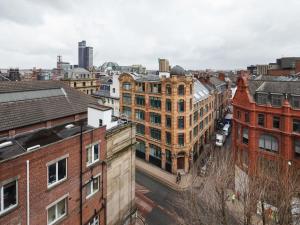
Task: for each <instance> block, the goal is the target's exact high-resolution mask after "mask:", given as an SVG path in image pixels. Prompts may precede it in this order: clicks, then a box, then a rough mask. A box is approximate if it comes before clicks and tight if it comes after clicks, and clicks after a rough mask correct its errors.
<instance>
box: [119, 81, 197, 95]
mask: <svg viewBox="0 0 300 225" xmlns="http://www.w3.org/2000/svg"><path fill="white" fill-rule="evenodd" d="M122 87H123V89H124V90H127V91H129V90H131V89H132V84H131V83H128V82H124V83H123V85H122ZM136 88H137V91H139V92H145V90H146V87H145V83H137V84H136ZM148 88H149V89H148V90H149V92H151V93H154V94H160V93H161V90H162V85H161V84H160V83H150V84H149V87H148ZM192 93H193V85H192V84H191V85H190V94H192ZM166 94H167V95H171V94H172V87H171V85H170V84H166ZM177 94H178V95H185V85H183V84H180V85H179V86H178V88H177Z"/></svg>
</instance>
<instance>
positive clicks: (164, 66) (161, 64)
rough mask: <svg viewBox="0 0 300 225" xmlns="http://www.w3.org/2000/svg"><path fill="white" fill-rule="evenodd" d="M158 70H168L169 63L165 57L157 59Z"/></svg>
mask: <svg viewBox="0 0 300 225" xmlns="http://www.w3.org/2000/svg"><path fill="white" fill-rule="evenodd" d="M158 63H159V72H170V64H169V60H167V59H158Z"/></svg>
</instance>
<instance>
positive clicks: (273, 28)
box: [0, 0, 300, 69]
mask: <svg viewBox="0 0 300 225" xmlns="http://www.w3.org/2000/svg"><path fill="white" fill-rule="evenodd" d="M91 6H92V7H91ZM299 6H300V3H299V2H297V1H294V0H289V1H288V3H286V2H282V1H277V0H276V1H264V2H261V1H258V0H252V1H249V2H248V4H247V6H245V4H244V3H241V2H239V1H237V0H230V1H226V2H224V1H214V2H211V1H192V0H191V1H184V2H182V1H178V2H176V1H175V2H174V1H163V2H161V1H138V2H137V1H126V2H125V1H121V0H118V1H101V2H98V1H93V0H90V1H87V2H86V3H85V4H84V5H82V4H74V1H70V0H64V1H43V2H40V1H35V0H24V1H22V2H20V1H15V0H13V1H2V2H1V3H0V15H1V16H0V24H1V27H2V29H3V30H7V31H9V32H7V33H6V34H4V35H2V36H1V37H0V41H1V43H2V45H1V47H0V61H1V64H0V67H1V68H8V67H19V68H32V67H42V68H53V67H55V63H56V56H57V55H62V56H63V58H64V60H65V61H68V62H70V63H71V64H77V57H78V55H77V43H78V41H81V40H86V41H87V42H88V43H89V45H90V46H93V47H94V65H95V66H100V65H101V64H102V63H104V62H105V61H115V62H117V63H118V64H119V65H130V64H143V65H145V66H146V67H147V69H157V62H156V59H157V58H168V59H170V60H171V61H172V62H174V64H179V65H181V66H183V67H184V68H187V69H206V68H211V69H236V68H245V67H246V66H247V65H250V64H263V63H267V62H272V61H273V60H274V56H276V57H282V56H292V55H297V54H298V52H299V50H300V45H299V44H298V41H297V33H296V32H297V30H298V29H297V27H298V24H299V23H298V21H299V20H300V19H299V18H297V16H296V15H297V9H298V8H299ZM270 7H271V8H272V10H270ZM166 12H167V13H166ZM278 15H280V17H279V16H278ZM137 18H138V19H137ZM290 27H293V31H292V33H293V35H291V32H290ZM20 37H22V38H20Z"/></svg>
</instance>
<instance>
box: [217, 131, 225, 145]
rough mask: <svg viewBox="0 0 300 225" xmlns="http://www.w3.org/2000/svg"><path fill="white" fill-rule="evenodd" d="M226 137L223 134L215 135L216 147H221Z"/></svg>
mask: <svg viewBox="0 0 300 225" xmlns="http://www.w3.org/2000/svg"><path fill="white" fill-rule="evenodd" d="M225 138H226V136H225V135H224V134H216V146H219V147H221V146H223V144H224V142H225Z"/></svg>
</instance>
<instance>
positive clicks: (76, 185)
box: [0, 128, 106, 225]
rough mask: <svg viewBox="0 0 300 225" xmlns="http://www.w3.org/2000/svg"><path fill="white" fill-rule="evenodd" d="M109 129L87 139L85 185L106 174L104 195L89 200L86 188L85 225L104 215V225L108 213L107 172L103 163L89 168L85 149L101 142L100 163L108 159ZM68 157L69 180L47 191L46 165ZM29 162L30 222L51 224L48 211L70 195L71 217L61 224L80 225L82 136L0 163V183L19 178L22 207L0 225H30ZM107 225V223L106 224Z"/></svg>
mask: <svg viewBox="0 0 300 225" xmlns="http://www.w3.org/2000/svg"><path fill="white" fill-rule="evenodd" d="M104 136H105V128H98V129H96V130H93V131H88V132H87V133H84V135H83V159H82V166H83V184H85V183H86V182H87V181H89V180H90V179H91V176H92V175H93V176H95V175H97V174H99V173H101V174H102V178H103V184H100V186H102V187H103V189H100V190H102V191H99V192H97V193H96V194H95V195H94V196H92V197H91V198H89V199H87V200H86V198H85V196H86V188H83V223H84V224H85V223H86V222H88V221H89V220H90V219H91V218H92V217H93V215H94V214H95V212H97V213H100V214H101V220H102V222H104V219H105V218H104V216H105V209H104V208H103V207H102V206H101V202H102V198H103V197H105V196H106V168H105V166H104V165H103V164H102V163H98V164H95V165H94V166H93V167H89V168H87V167H86V149H85V146H86V145H88V144H90V143H94V142H96V141H99V143H100V159H101V160H104V159H105V155H106V142H105V138H104ZM62 156H67V179H66V180H65V181H63V182H62V183H60V184H58V185H56V186H54V187H52V188H50V189H48V188H47V166H46V164H47V163H48V162H50V161H52V160H55V159H57V158H59V157H62ZM26 160H29V162H30V212H31V213H30V222H31V224H33V225H35V224H36V225H40V224H47V210H46V207H47V206H48V205H49V204H51V203H52V202H54V201H56V200H57V199H59V198H60V197H62V196H64V195H66V194H68V201H67V205H68V211H67V216H66V217H65V218H64V219H63V220H62V223H61V224H72V225H76V224H80V222H79V221H80V219H79V218H80V214H79V212H80V135H76V136H73V137H71V138H68V139H64V140H62V141H60V142H56V143H53V144H50V145H48V146H45V147H42V148H40V149H38V150H33V151H32V152H29V153H27V154H24V155H22V156H19V157H17V158H15V159H12V160H8V161H6V162H2V163H0V171H1V173H0V182H1V181H5V180H7V179H10V178H13V177H18V198H19V200H18V206H17V208H15V209H13V210H12V211H10V212H8V213H7V214H5V215H1V216H0V224H12V225H17V224H26ZM102 167H103V168H102ZM100 183H102V180H101V179H100ZM102 224H103V223H102Z"/></svg>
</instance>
